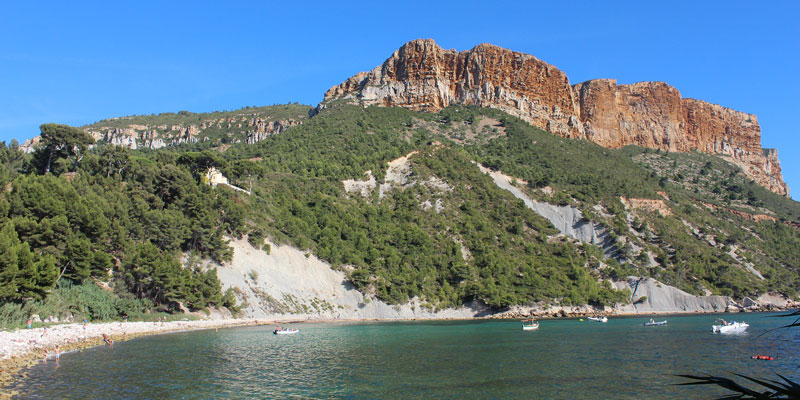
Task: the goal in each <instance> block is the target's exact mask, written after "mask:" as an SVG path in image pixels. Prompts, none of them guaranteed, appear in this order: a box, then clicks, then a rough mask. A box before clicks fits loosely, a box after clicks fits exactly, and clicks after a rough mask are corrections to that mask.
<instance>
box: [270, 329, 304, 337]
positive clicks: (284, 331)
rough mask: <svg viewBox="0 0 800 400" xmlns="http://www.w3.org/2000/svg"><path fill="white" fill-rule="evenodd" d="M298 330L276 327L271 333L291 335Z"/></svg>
mask: <svg viewBox="0 0 800 400" xmlns="http://www.w3.org/2000/svg"><path fill="white" fill-rule="evenodd" d="M297 332H300V330H299V329H286V328H276V329H275V330H274V331H272V333H274V334H276V335H291V334H293V333H297Z"/></svg>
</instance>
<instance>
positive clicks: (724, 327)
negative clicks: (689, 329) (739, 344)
mask: <svg viewBox="0 0 800 400" xmlns="http://www.w3.org/2000/svg"><path fill="white" fill-rule="evenodd" d="M714 322H719V325H711V332H714V333H742V332H744V331H746V330H747V327H749V326H750V325H747V322H736V321H732V322H728V321H725V320H724V319H721V318H720V319H717V320H716V321H714Z"/></svg>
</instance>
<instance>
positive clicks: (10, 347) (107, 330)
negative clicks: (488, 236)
mask: <svg viewBox="0 0 800 400" xmlns="http://www.w3.org/2000/svg"><path fill="white" fill-rule="evenodd" d="M722 313H724V312H712V313H708V312H706V313H699V312H686V311H665V312H638V313H629V312H626V313H608V312H605V313H600V314H603V315H608V316H616V317H626V318H630V317H637V316H639V317H650V316H657V315H663V316H667V315H672V316H676V315H716V314H722ZM585 316H586V315H569V316H562V317H559V316H539V317H536V318H538V319H542V320H550V319H552V320H558V319H570V318H581V317H585ZM519 318H524V316H519V315H513V314H511V315H509V314H502V313H501V314H495V315H491V316H485V317H472V318H446V317H444V318H307V317H306V318H303V317H300V316H286V317H284V318H280V317H276V318H263V319H261V318H260V319H254V318H246V319H210V320H181V321H169V322H142V321H136V322H102V323H87V324H81V323H70V324H57V325H52V326H50V327H46V328H45V327H41V328H32V329H17V330H15V331H0V388H1V389H3V393H0V400H3V399H10V398H12V397H13V396H14V395H16V393H14V392H13V390H9V389H10V388H12V387H13V386H14V385H16V384H17V383H19V381H21V380H24V379H25V378H26V376H27V375H26V374H27V369H28V368H29V367H32V366H34V365H36V364H38V363H40V362H42V361H44V360H45V353H46V354H47V360H46V361H48V362H54V361H55V360H54V357H55V350H56V348H58V350H59V352H60V354H64V353H68V352H72V351H79V350H83V349H87V348H91V347H96V346H105V345H108V343H106V342H105V341H104V335H106V337H107V338H108V339H109V340H110V341H111V342H112V343H113V342H121V341H126V340H130V339H134V338H138V337H143V336H151V335H159V334H169V333H179V332H187V331H195V330H207V329H219V328H237V327H246V326H263V325H274V324H287V323H336V322H353V323H358V322H392V321H395V322H402V321H420V320H431V321H433V320H498V319H500V320H502V319H505V320H515V319H519ZM7 391H8V392H9V393H6V392H7Z"/></svg>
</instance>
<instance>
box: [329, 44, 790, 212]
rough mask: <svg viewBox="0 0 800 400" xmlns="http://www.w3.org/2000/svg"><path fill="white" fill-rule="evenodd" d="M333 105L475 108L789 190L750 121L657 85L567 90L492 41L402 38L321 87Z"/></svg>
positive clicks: (604, 83)
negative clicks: (691, 157)
mask: <svg viewBox="0 0 800 400" xmlns="http://www.w3.org/2000/svg"><path fill="white" fill-rule="evenodd" d="M338 99H341V100H344V101H347V102H350V103H354V104H361V105H364V106H368V105H380V106H386V107H404V108H408V109H412V110H420V111H429V112H435V111H438V110H441V109H442V108H444V107H447V106H450V105H453V104H469V105H477V106H480V107H488V108H495V109H499V110H502V111H505V112H507V113H509V114H511V115H514V116H517V117H520V118H522V119H523V120H525V121H527V122H529V123H530V124H532V125H534V126H536V127H539V128H542V129H546V130H548V131H550V132H552V133H555V134H558V135H561V136H563V137H568V138H582V139H587V140H591V141H593V142H596V143H598V144H600V145H602V146H605V147H611V148H617V147H622V146H626V145H638V146H643V147H650V148H655V149H661V150H665V151H677V152H688V151H700V152H705V153H711V154H716V155H719V156H722V157H724V158H726V159H728V160H730V161H731V162H733V163H735V164H737V165H738V166H740V167H741V168H742V170H743V172H744V173H745V174H747V176H748V177H750V178H751V179H753V180H754V181H756V182H757V183H758V184H760V185H762V186H764V187H766V188H767V189H769V190H772V191H774V192H776V193H779V194H782V195H786V196H788V194H789V188H788V186H787V185H786V183H784V182H783V177H782V175H781V168H780V163H779V161H778V156H777V151H775V150H774V149H762V148H761V128H760V126H759V124H758V120H757V118H756V116H755V115H752V114H747V113H744V112H740V111H736V110H732V109H729V108H725V107H722V106H719V105H716V104H711V103H707V102H704V101H702V100H695V99H689V98H683V97H681V94H680V92H679V91H678V90H677V89H676V88H674V87H672V86H670V85H668V84H666V83H664V82H639V83H634V84H631V85H619V84H617V82H616V80H613V79H595V80H590V81H586V82H583V83H579V84H576V85H570V82H569V78H568V77H567V75H566V74H565V73H564V72H563V71H561V70H559V69H558V68H556V67H554V66H552V65H550V64H547V63H545V62H544V61H541V60H539V59H537V58H536V57H534V56H531V55H528V54H524V53H519V52H514V51H511V50H508V49H504V48H501V47H497V46H494V45H491V44H485V43H484V44H479V45H477V46H475V47H474V48H472V49H471V50H466V51H461V52H458V51H456V50H444V49H442V48H441V47H439V46H438V45H437V44H436V43H434V41H433V40H431V39H424V40H423V39H419V40H414V41H411V42H408V43H406V44H405V45H403V46H402V47H400V48H399V49H398V50H397V51H395V52H394V54H392V55H391V56H390V57H389V58H388V59H387V60H386V61H385V62H384V63H383V64H382V65H380V66H378V67H376V68H375V69H373V70H372V71H368V72H361V73H358V74H356V75H355V76H353V77H351V78H349V79H347V80H346V81H344V82H343V83H341V84H339V85H337V86H334V87H332V88H330V89H329V90H328V91H327V92H326V93H325V99H324V101H323V103H322V104H321V105H320V107H319V108H324V107H325V106H326V104H327V103H328V102H331V101H334V100H338Z"/></svg>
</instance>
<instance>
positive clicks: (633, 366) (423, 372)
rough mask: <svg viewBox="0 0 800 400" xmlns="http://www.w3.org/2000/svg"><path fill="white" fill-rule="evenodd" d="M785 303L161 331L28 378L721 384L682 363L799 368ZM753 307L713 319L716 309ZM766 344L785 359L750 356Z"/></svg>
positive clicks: (145, 393) (367, 386) (400, 393)
mask: <svg viewBox="0 0 800 400" xmlns="http://www.w3.org/2000/svg"><path fill="white" fill-rule="evenodd" d="M771 315H775V314H734V315H688V316H666V317H661V318H656V320H661V319H667V320H668V321H669V324H668V325H667V326H659V327H644V326H642V323H643V322H645V321H647V320H648V318H647V317H616V318H615V317H612V318H611V319H610V320H609V322H608V323H605V324H603V323H598V322H591V321H584V322H581V321H579V320H577V319H569V320H544V321H541V326H540V328H539V330H538V331H528V332H523V331H522V329H521V324H520V323H519V322H517V321H495V320H492V321H484V320H482V321H427V322H426V321H411V322H372V323H301V324H293V325H291V326H292V327H295V328H299V329H300V333H298V334H295V335H281V336H278V335H273V334H272V327H270V326H263V327H248V328H235V329H220V330H219V332H214V331H213V330H211V331H195V332H186V333H177V334H167V335H158V336H149V337H144V338H139V339H134V340H130V341H127V342H121V343H116V344H114V347H113V348H109V347H97V348H93V349H88V350H84V351H81V352H74V353H69V354H64V355H62V357H61V360H60V362H59V363H55V362H52V361H51V362H48V363H47V364H43V365H38V366H36V367H33V368H32V369H31V370H30V377H29V379H27V380H26V381H25V382H23V383H21V384H20V385H18V386H17V387H16V390H19V391H21V393H23V394H22V395H21V396H20V398H35V399H62V398H65V399H110V398H115V399H117V398H118V399H144V398H148V399H295V398H296V399H520V398H522V399H532V398H561V399H580V398H592V399H609V398H615V399H619V398H631V399H634V398H635V399H641V398H648V399H653V398H669V399H674V398H712V397H714V396H715V395H721V394H724V393H726V392H725V390H724V389H721V388H716V387H707V386H688V387H687V386H676V385H675V384H676V383H680V382H685V381H686V380H685V379H683V378H679V377H676V376H674V374H702V373H709V374H723V375H726V376H729V377H733V376H732V375H731V374H730V372H738V373H743V374H748V375H752V376H758V377H765V378H776V379H777V376H776V375H775V373H780V374H782V375H784V376H788V377H794V378H796V379H800V370H798V369H797V368H798V366H800V359H798V356H800V329H797V328H795V329H788V330H786V329H783V330H779V331H775V332H771V333H767V334H765V335H763V336H760V337H759V334H761V333H764V332H765V331H767V330H768V329H770V328H775V327H778V326H780V325H784V324H788V323H790V322H791V321H793V320H790V319H789V318H771V317H770V316H771ZM720 316H721V317H724V318H726V319H728V320H736V321H742V320H743V321H747V322H748V323H749V324H750V325H751V326H750V328H749V330H748V331H747V332H746V333H745V334H742V335H720V334H713V333H711V325H712V323H713V321H714V319H715V318H717V317H720ZM755 354H767V355H771V356H774V357H780V358H779V359H776V360H774V361H758V360H752V359H751V358H750V356H752V355H755Z"/></svg>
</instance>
